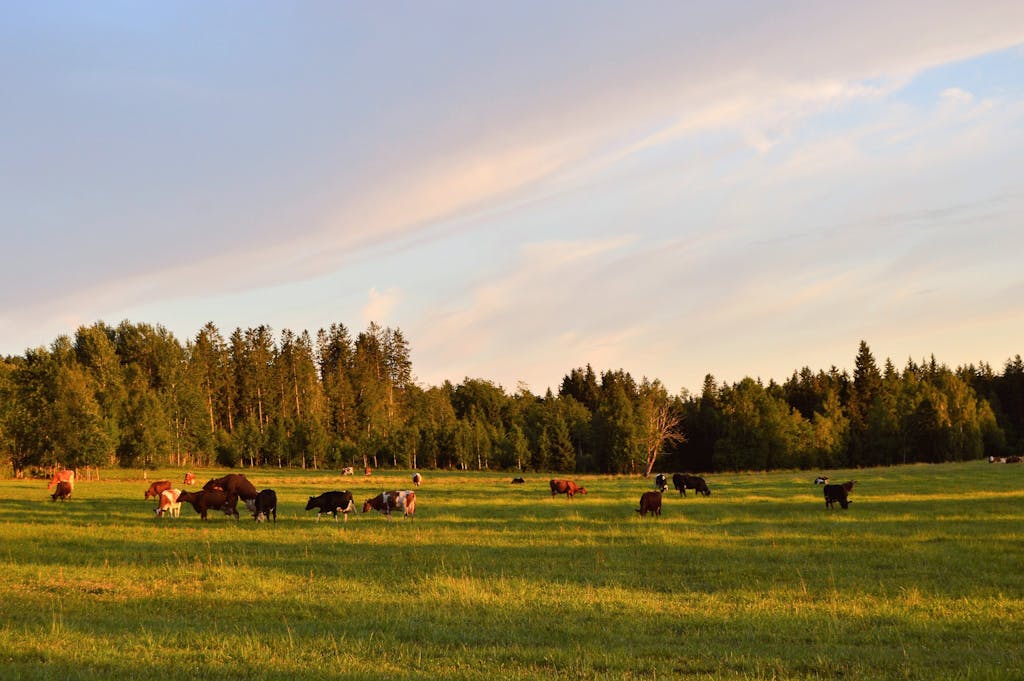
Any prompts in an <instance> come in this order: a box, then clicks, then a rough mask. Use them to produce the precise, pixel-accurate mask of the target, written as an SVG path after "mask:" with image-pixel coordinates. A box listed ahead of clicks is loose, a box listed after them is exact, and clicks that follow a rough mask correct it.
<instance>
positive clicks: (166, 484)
mask: <svg viewBox="0 0 1024 681" xmlns="http://www.w3.org/2000/svg"><path fill="white" fill-rule="evenodd" d="M172 487H173V485H172V484H171V481H170V480H157V481H156V482H154V483H153V484H152V485H150V486H149V489H147V490H146V495H145V496H144V497H142V498H143V499H148V498H150V497H153V498H154V499H159V498H160V493H161V492H163V491H164V490H168V489H171V488H172Z"/></svg>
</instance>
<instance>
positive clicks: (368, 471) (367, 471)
mask: <svg viewBox="0 0 1024 681" xmlns="http://www.w3.org/2000/svg"><path fill="white" fill-rule="evenodd" d="M364 475H373V469H372V468H370V467H369V466H367V467H366V473H364Z"/></svg>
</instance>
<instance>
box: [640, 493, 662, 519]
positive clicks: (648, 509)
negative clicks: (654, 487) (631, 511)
mask: <svg viewBox="0 0 1024 681" xmlns="http://www.w3.org/2000/svg"><path fill="white" fill-rule="evenodd" d="M636 512H637V513H639V514H640V517H641V518H642V517H643V516H645V515H647V514H648V513H650V514H651V515H654V516H660V515H661V492H644V493H643V494H642V495H640V508H638V509H637V510H636Z"/></svg>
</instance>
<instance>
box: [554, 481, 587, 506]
mask: <svg viewBox="0 0 1024 681" xmlns="http://www.w3.org/2000/svg"><path fill="white" fill-rule="evenodd" d="M548 484H549V485H550V486H551V496H555V495H556V494H564V495H565V496H567V497H568V498H569V500H570V501H572V498H573V497H574V496H576V495H577V494H586V493H587V488H586V487H580V486H579V485H577V484H576V483H575V482H573V481H572V480H559V479H557V478H556V479H554V480H552V481H551V482H549V483H548Z"/></svg>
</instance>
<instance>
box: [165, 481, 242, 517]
mask: <svg viewBox="0 0 1024 681" xmlns="http://www.w3.org/2000/svg"><path fill="white" fill-rule="evenodd" d="M178 501H179V502H182V501H184V502H186V503H189V504H192V508H194V509H195V510H196V513H198V514H199V517H200V518H202V519H203V520H206V512H207V511H209V510H211V509H212V510H215V511H216V510H221V511H224V514H225V515H233V516H235V519H236V520H237V519H238V509H237V508H235V506H236V504H237V503H238V497H237V496H234V497H230V498H229V495H228V493H227V492H225V491H223V490H219V489H212V490H211V489H204V490H200V491H198V492H182V493H181V494H179V495H178Z"/></svg>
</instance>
